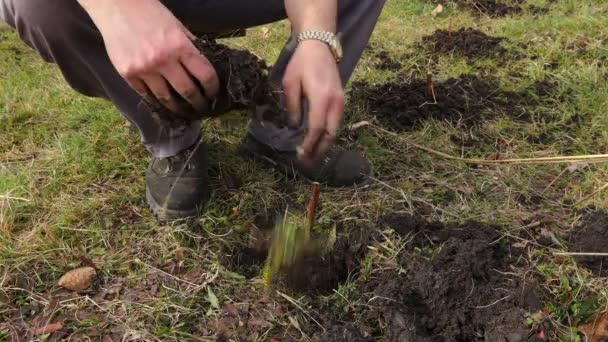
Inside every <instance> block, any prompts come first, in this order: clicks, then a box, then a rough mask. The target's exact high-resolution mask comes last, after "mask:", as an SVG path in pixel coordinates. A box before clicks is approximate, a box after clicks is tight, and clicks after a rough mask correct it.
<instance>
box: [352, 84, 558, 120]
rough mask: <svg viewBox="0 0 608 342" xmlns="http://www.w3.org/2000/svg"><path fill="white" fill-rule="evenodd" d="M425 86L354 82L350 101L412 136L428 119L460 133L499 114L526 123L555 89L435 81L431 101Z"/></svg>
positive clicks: (553, 85)
mask: <svg viewBox="0 0 608 342" xmlns="http://www.w3.org/2000/svg"><path fill="white" fill-rule="evenodd" d="M426 85H427V81H426V80H421V79H416V80H413V81H401V80H399V79H398V80H397V81H393V82H388V83H385V84H381V85H371V84H368V83H365V82H355V83H353V86H352V91H351V94H350V98H351V99H352V100H353V101H363V102H364V104H365V105H367V108H368V110H369V113H370V114H371V115H375V116H376V117H377V118H378V119H379V120H380V121H382V122H383V123H384V124H385V125H386V126H387V127H389V128H390V129H391V130H394V131H411V130H415V129H417V128H419V127H420V126H421V124H422V123H423V122H424V121H425V120H428V119H435V120H442V121H448V122H451V123H455V124H457V125H458V126H461V127H463V128H471V127H473V126H475V125H478V124H480V123H482V122H483V121H487V120H491V119H494V118H496V117H499V116H501V115H506V116H508V117H510V118H511V119H513V120H516V121H522V122H531V121H534V119H535V118H534V117H533V115H532V113H531V112H530V108H529V107H531V106H534V105H535V104H538V103H539V101H540V99H541V98H542V97H544V96H546V95H548V94H550V93H551V91H552V89H553V88H555V84H553V83H551V82H539V83H537V84H535V85H534V86H533V87H531V88H529V89H526V90H525V91H521V92H513V91H504V90H501V89H499V86H498V83H497V82H496V81H495V80H493V79H490V78H487V79H483V78H480V77H478V76H475V75H463V76H460V77H458V78H450V79H448V80H447V81H444V82H437V83H435V84H434V85H433V92H432V94H430V96H427V93H426V88H427V87H426ZM433 95H434V96H433ZM435 101H436V102H435ZM543 119H548V118H543ZM549 119H550V118H549Z"/></svg>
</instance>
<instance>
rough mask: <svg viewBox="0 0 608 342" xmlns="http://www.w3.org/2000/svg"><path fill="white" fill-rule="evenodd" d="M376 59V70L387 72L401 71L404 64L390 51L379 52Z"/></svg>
mask: <svg viewBox="0 0 608 342" xmlns="http://www.w3.org/2000/svg"><path fill="white" fill-rule="evenodd" d="M374 57H375V58H376V59H377V60H378V62H377V64H376V68H378V69H380V70H386V71H399V70H401V67H402V64H401V63H400V62H398V61H397V60H395V59H394V58H393V57H392V56H391V55H390V54H389V52H388V51H386V50H381V51H379V52H377V53H376V54H375V55H374Z"/></svg>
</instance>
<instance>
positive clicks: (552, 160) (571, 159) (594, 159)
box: [370, 125, 608, 165]
mask: <svg viewBox="0 0 608 342" xmlns="http://www.w3.org/2000/svg"><path fill="white" fill-rule="evenodd" d="M370 126H371V127H373V128H374V129H375V130H377V131H378V132H382V133H384V134H388V135H391V136H393V137H395V138H397V139H398V140H401V141H403V142H404V143H406V144H408V145H411V146H413V147H415V148H417V149H419V150H422V151H425V152H427V153H429V154H432V155H434V156H437V157H440V158H443V159H447V160H454V161H459V162H463V163H467V164H479V165H522V164H528V165H529V164H559V163H577V162H583V161H584V162H586V163H605V162H608V154H591V155H579V156H557V157H540V158H516V159H499V160H486V159H472V158H461V157H455V156H452V155H449V154H447V153H444V152H440V151H436V150H434V149H432V148H430V147H426V146H422V145H420V144H418V143H415V142H413V141H411V140H409V139H407V138H405V137H403V136H400V135H398V134H397V133H393V132H391V131H388V130H386V129H384V128H381V127H378V126H376V125H370Z"/></svg>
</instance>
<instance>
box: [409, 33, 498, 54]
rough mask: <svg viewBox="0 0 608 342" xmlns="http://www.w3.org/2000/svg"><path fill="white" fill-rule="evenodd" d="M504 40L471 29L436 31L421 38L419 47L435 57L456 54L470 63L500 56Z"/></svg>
mask: <svg viewBox="0 0 608 342" xmlns="http://www.w3.org/2000/svg"><path fill="white" fill-rule="evenodd" d="M503 40H504V38H499V37H491V36H488V35H487V34H485V33H483V32H481V31H479V30H475V29H473V28H470V27H469V28H461V29H459V30H457V31H453V32H450V31H447V30H437V31H435V32H434V33H433V34H431V35H429V36H425V37H423V38H422V42H421V43H420V45H421V47H428V48H429V49H430V50H431V51H432V52H433V53H434V54H435V55H443V54H457V55H461V56H463V57H466V58H467V60H469V61H472V60H474V59H475V58H478V57H490V56H497V55H502V54H504V53H505V52H507V50H506V49H505V48H503V47H502V46H500V43H501V42H502V41H503Z"/></svg>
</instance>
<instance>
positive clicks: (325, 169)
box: [241, 133, 373, 188]
mask: <svg viewBox="0 0 608 342" xmlns="http://www.w3.org/2000/svg"><path fill="white" fill-rule="evenodd" d="M241 152H242V153H243V154H245V155H246V156H248V157H251V158H254V159H257V160H261V161H265V162H267V163H269V164H271V165H272V166H273V167H275V168H278V169H279V171H282V172H284V173H286V174H288V175H298V176H300V177H303V178H305V179H306V180H308V181H314V182H319V183H323V184H325V185H327V186H329V187H336V188H343V187H360V186H363V185H366V184H367V183H368V181H369V177H371V176H372V174H373V171H372V166H371V165H370V163H369V162H368V161H367V159H365V157H363V155H361V154H360V153H358V152H355V151H347V150H341V149H339V148H337V147H333V148H332V149H330V150H329V151H328V152H327V153H326V154H325V155H324V156H323V157H322V158H319V159H318V160H316V161H315V162H314V163H313V165H305V164H304V163H302V162H301V161H300V160H299V159H298V157H297V154H296V152H295V151H294V152H282V151H277V150H276V149H274V148H272V147H271V146H268V145H266V144H264V143H262V142H260V141H258V140H257V139H256V138H255V137H254V136H253V135H251V134H249V133H248V134H247V135H246V137H245V139H244V140H243V143H242V144H241Z"/></svg>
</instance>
